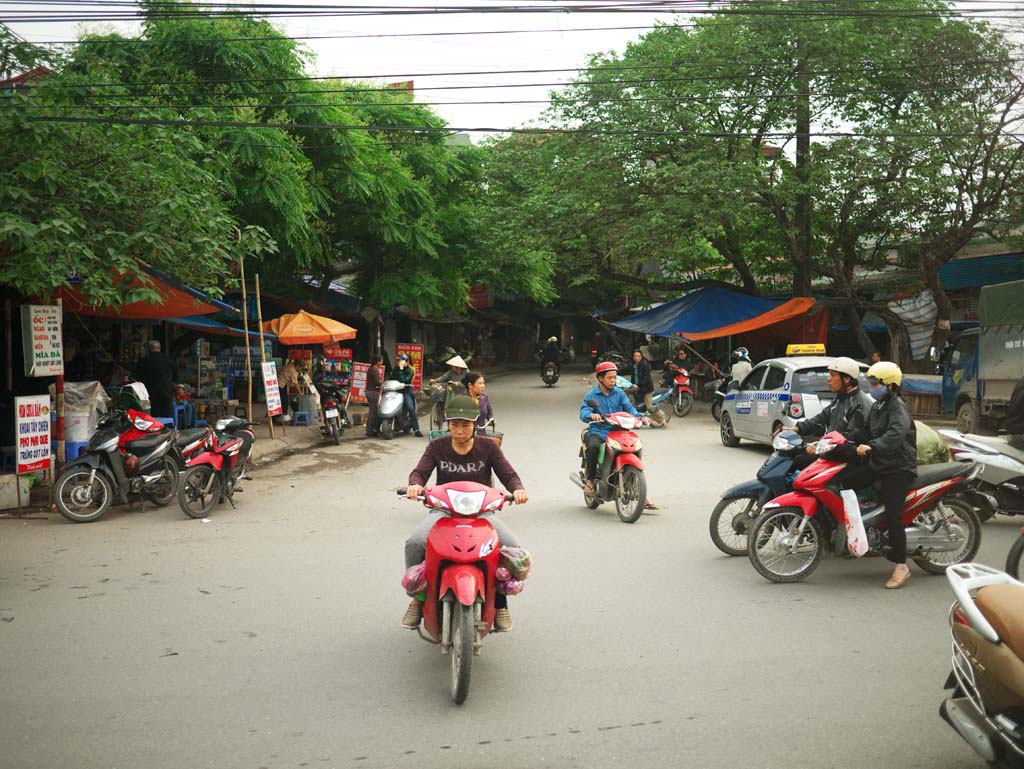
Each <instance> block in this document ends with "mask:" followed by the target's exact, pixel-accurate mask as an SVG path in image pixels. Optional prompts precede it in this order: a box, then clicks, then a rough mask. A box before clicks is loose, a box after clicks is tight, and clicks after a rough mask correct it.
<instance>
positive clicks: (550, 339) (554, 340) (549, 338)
mask: <svg viewBox="0 0 1024 769" xmlns="http://www.w3.org/2000/svg"><path fill="white" fill-rule="evenodd" d="M548 341H549V342H557V341H558V337H557V336H549V337H548Z"/></svg>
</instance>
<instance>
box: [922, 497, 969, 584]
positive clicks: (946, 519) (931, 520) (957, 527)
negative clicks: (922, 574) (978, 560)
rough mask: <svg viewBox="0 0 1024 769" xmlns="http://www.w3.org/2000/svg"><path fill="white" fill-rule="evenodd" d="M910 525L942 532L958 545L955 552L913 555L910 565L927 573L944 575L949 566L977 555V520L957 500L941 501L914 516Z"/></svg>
mask: <svg viewBox="0 0 1024 769" xmlns="http://www.w3.org/2000/svg"><path fill="white" fill-rule="evenodd" d="M914 523H916V524H918V525H920V526H926V527H928V528H929V529H932V530H934V531H945V532H947V533H948V534H949V535H950V536H952V537H956V538H957V539H958V540H959V541H960V542H961V546H960V547H958V548H957V549H956V550H950V551H948V552H942V553H932V552H928V553H925V554H924V555H920V556H913V559H914V563H916V564H917V565H918V566H920V567H921V569H922V570H924V571H926V572H928V573H929V574H945V573H946V569H948V568H949V567H950V566H955V565H956V564H958V563H966V562H967V561H970V560H972V559H973V558H974V556H976V555H977V554H978V548H979V547H980V546H981V521H980V520H979V518H978V514H977V513H976V512H974V509H973V508H972V507H970V506H969V505H967V504H966V503H965V502H963V501H962V500H960V499H956V498H952V497H947V498H945V499H943V500H942V501H941V502H940V503H939V504H937V505H936V506H935V507H933V508H932V509H930V510H925V511H924V512H923V513H921V514H920V515H919V516H917V518H915V519H914Z"/></svg>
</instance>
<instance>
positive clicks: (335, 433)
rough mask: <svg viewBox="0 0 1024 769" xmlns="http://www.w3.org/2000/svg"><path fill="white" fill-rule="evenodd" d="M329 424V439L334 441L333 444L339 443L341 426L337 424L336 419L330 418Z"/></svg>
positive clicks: (338, 444) (337, 444)
mask: <svg viewBox="0 0 1024 769" xmlns="http://www.w3.org/2000/svg"><path fill="white" fill-rule="evenodd" d="M329 424H330V426H331V440H332V441H334V445H335V446H340V445H341V428H340V427H339V426H338V420H337V419H331V421H330V422H329Z"/></svg>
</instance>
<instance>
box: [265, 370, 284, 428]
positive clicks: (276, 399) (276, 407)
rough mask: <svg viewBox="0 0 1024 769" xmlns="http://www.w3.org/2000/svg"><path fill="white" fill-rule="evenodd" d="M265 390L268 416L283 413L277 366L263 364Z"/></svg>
mask: <svg viewBox="0 0 1024 769" xmlns="http://www.w3.org/2000/svg"><path fill="white" fill-rule="evenodd" d="M263 391H264V392H265V393H266V395H267V416H270V417H276V416H277V415H278V414H280V413H281V388H280V387H279V386H278V384H277V366H276V365H275V364H274V363H264V364H263Z"/></svg>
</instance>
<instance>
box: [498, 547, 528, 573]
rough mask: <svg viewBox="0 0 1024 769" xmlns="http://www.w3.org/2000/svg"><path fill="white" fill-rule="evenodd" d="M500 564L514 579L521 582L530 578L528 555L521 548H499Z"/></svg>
mask: <svg viewBox="0 0 1024 769" xmlns="http://www.w3.org/2000/svg"><path fill="white" fill-rule="evenodd" d="M500 563H501V565H502V566H504V567H505V568H506V569H508V570H509V574H510V575H511V576H512V577H515V578H516V579H519V580H523V579H526V578H527V577H529V576H530V554H529V553H528V552H527V551H526V550H524V549H523V548H521V547H503V548H501V561H500Z"/></svg>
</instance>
